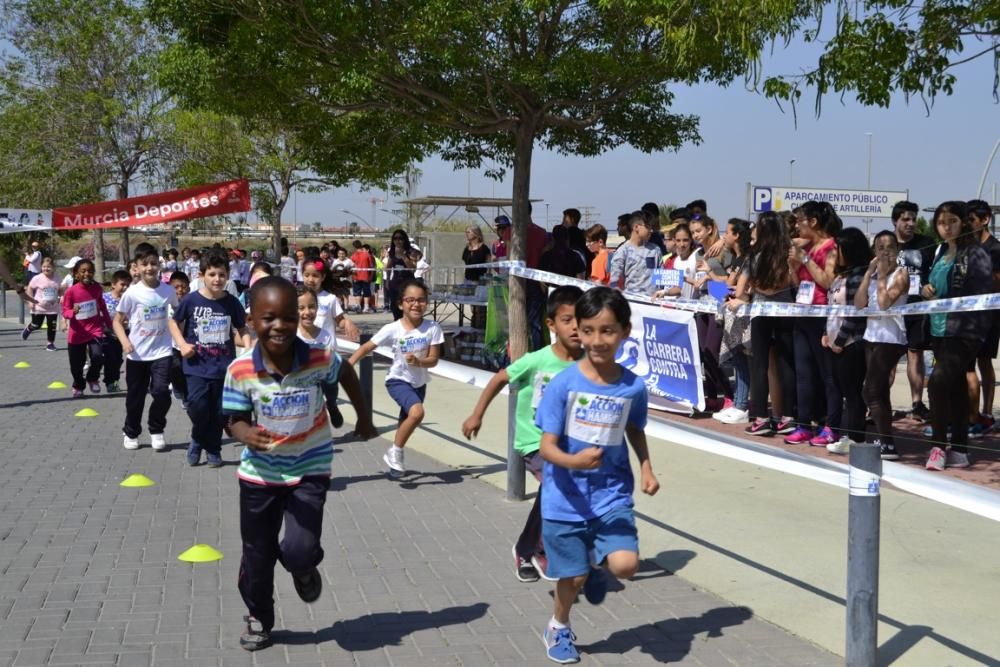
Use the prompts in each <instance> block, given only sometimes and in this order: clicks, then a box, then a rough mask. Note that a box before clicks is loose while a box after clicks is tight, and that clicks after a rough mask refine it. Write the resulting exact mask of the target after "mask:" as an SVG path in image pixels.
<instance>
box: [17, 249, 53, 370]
mask: <svg viewBox="0 0 1000 667" xmlns="http://www.w3.org/2000/svg"><path fill="white" fill-rule="evenodd" d="M41 269H42V271H41V273H39V274H38V275H36V276H34V277H33V278H32V279H31V280H30V281H29V282H28V285H27V286H26V287H25V291H26V292H27V293H28V296H30V297H32V298H33V299H35V303H33V304H31V322H29V323H28V326H26V327H24V331H22V332H21V340H28V336H30V335H31V332H32V331H36V330H38V329H41V328H42V323H43V322H44V323H45V327H46V330H45V334H46V337H47V340H48V342H49V344H48V345H46V346H45V349H46V350H48V351H49V352H55V351H56V320H57V319H59V292H60V288H59V283H57V282H56V280H55V278H53V276H54V275H55V272H56V265H55V262H54V261H53V260H52V258H51V257H44V258H42V266H41Z"/></svg>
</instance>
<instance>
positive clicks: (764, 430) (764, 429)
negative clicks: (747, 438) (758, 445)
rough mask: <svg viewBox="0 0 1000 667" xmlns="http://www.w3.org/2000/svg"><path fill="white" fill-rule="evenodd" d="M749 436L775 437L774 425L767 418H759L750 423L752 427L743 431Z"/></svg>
mask: <svg viewBox="0 0 1000 667" xmlns="http://www.w3.org/2000/svg"><path fill="white" fill-rule="evenodd" d="M743 432H744V433H746V434H747V435H760V436H764V435H774V425H773V424H772V423H771V420H770V419H767V418H766V417H758V418H757V419H754V420H753V421H752V422H750V425H749V426H747V427H746V428H745V429H743Z"/></svg>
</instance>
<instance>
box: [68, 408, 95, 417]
mask: <svg viewBox="0 0 1000 667" xmlns="http://www.w3.org/2000/svg"><path fill="white" fill-rule="evenodd" d="M99 414H100V413H99V412H98V411H97V410H94V409H93V408H84V409H83V410H80V411H79V412H77V413H76V414H75V415H73V416H74V417H96V416H97V415H99Z"/></svg>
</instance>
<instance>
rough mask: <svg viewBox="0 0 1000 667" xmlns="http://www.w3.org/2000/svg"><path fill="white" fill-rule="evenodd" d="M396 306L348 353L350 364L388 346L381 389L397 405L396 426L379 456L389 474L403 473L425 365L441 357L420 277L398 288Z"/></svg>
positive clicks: (420, 410) (419, 414) (440, 338)
mask: <svg viewBox="0 0 1000 667" xmlns="http://www.w3.org/2000/svg"><path fill="white" fill-rule="evenodd" d="M399 295H400V296H399V305H398V307H399V308H400V309H401V310H402V311H403V316H402V317H401V318H399V319H398V320H396V321H395V322H392V323H391V324H387V325H385V326H384V327H382V328H381V329H379V331H378V333H377V334H375V335H374V336H372V339H371V340H370V341H368V342H367V343H365V344H364V345H362V346H361V347H359V348H358V349H357V351H355V353H354V354H352V355H351V358H350V360H349V361H348V363H350V364H351V365H352V366H353V365H354V364H355V363H356V362H357V361H358V360H359V359H361V358H362V357H364V356H365V355H367V354H369V353H370V352H372V351H373V350H374V349H375V348H376V347H379V346H380V345H391V346H392V355H393V358H392V366H391V367H390V368H389V372H388V373H386V376H385V388H386V390H387V391H388V392H389V396H391V397H392V400H394V401H396V403H397V404H399V408H400V410H399V427H398V428H397V429H396V435H395V437H394V438H393V444H392V446H391V447H389V451H387V452H386V453H385V456H383V457H382V458H383V460H384V461H385V463H386V465H388V466H389V476H390V477H399V476H400V475H402V474H403V473H405V472H406V466H405V465H404V464H403V447H405V446H406V441H407V440H409V439H410V436H411V435H412V434H413V432H414V431H415V430H416V429H417V426H419V425H420V422H422V421H423V420H424V398H425V397H426V395H427V381H428V379H429V378H428V375H429V373H428V372H427V369H428V368H433V367H434V366H436V365H437V362H438V358H439V357H440V356H441V344H442V343H443V342H444V334H443V333H442V331H441V327H440V326H439V325H438V323H437V322H435V321H433V320H425V319H424V312H425V311H426V310H427V299H428V296H429V293H428V291H427V286H426V285H425V284H424V282H423V281H422V280H416V279H413V280H408V281H406V282H405V283H403V284H402V286H401V287H400V291H399Z"/></svg>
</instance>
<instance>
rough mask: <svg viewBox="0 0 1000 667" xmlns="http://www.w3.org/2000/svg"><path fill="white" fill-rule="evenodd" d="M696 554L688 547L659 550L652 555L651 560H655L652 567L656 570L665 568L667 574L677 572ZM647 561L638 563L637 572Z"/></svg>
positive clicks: (640, 570)
mask: <svg viewBox="0 0 1000 667" xmlns="http://www.w3.org/2000/svg"><path fill="white" fill-rule="evenodd" d="M697 555H698V554H697V553H695V552H694V551H691V550H690V549H671V550H669V551H661V552H660V553H658V554H656V555H655V556H653V561H654V562H655V565H654V567H655V568H656V569H657V570H665V571H666V572H667V573H668V574H677V573H678V572H680V571H681V570H682V569H684V566H685V565H687V564H688V563H690V562H691V559H693V558H694V557H695V556H697ZM646 562H647V561H642V562H641V563H640V564H639V572H642V571H643V569H642V567H643V564H644V563H646Z"/></svg>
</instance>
